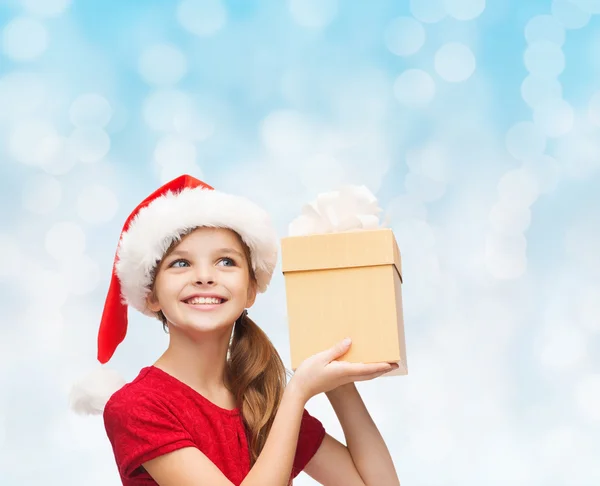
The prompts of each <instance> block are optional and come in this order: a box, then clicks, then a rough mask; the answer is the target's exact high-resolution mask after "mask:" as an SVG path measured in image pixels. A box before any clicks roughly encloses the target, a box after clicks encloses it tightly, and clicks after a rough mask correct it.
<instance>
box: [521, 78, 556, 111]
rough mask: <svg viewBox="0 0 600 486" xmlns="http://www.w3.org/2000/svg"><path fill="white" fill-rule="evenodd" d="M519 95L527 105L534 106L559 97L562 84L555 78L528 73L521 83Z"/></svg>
mask: <svg viewBox="0 0 600 486" xmlns="http://www.w3.org/2000/svg"><path fill="white" fill-rule="evenodd" d="M521 96H523V99H524V100H525V102H526V103H527V104H528V105H529V106H531V107H532V108H535V107H536V106H537V105H538V104H540V103H544V102H546V101H548V100H551V99H555V98H561V97H562V85H561V84H560V82H559V81H558V80H557V79H556V78H547V77H544V76H541V75H537V74H530V75H528V76H527V77H526V78H525V79H524V80H523V83H522V84H521Z"/></svg>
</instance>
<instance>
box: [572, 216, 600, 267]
mask: <svg viewBox="0 0 600 486" xmlns="http://www.w3.org/2000/svg"><path fill="white" fill-rule="evenodd" d="M598 248H600V226H599V225H598V224H597V216H596V217H595V218H590V219H587V220H585V219H582V220H580V221H577V222H576V223H573V224H572V225H571V226H570V227H569V228H567V231H566V234H565V251H566V254H567V256H568V257H569V258H570V259H571V260H572V261H574V262H575V263H577V264H578V265H579V266H580V268H582V269H585V270H586V271H587V272H589V273H590V274H593V275H598V274H600V252H599V251H598Z"/></svg>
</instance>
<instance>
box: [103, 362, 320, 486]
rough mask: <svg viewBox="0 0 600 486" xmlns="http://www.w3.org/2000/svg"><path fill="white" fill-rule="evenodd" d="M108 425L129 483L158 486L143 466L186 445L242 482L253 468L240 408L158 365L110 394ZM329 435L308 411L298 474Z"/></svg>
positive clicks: (294, 472) (296, 465)
mask: <svg viewBox="0 0 600 486" xmlns="http://www.w3.org/2000/svg"><path fill="white" fill-rule="evenodd" d="M104 425H105V428H106V433H107V435H108V438H109V440H110V442H111V444H112V448H113V452H114V455H115V459H116V462H117V467H118V469H119V473H120V475H121V481H122V482H123V485H124V486H142V485H143V486H150V485H153V486H156V485H157V483H156V482H155V481H154V480H153V479H152V477H151V476H150V475H149V474H148V473H147V472H146V471H145V470H144V469H143V468H142V467H140V466H141V465H142V464H143V463H144V462H146V461H149V460H151V459H154V458H156V457H158V456H160V455H163V454H166V453H168V452H172V451H175V450H177V449H181V448H183V447H196V448H198V449H199V450H200V451H201V452H203V453H204V454H205V455H206V456H207V457H208V458H209V459H210V460H211V461H212V462H213V463H214V464H215V465H216V466H217V467H218V468H219V469H220V470H221V471H222V472H223V474H224V475H225V476H226V477H227V478H228V479H229V480H230V481H231V482H232V483H233V484H235V485H236V486H239V484H240V483H241V482H242V480H243V479H244V478H245V477H246V475H247V474H248V472H249V471H250V454H249V451H248V443H247V439H246V433H245V429H244V424H243V422H242V416H241V413H240V412H239V410H238V409H235V410H226V409H223V408H221V407H219V406H217V405H215V404H214V403H212V402H210V401H209V400H207V399H206V398H204V397H203V396H202V395H200V394H199V393H198V392H196V391H195V390H193V389H192V388H190V387H189V386H187V385H186V384H184V383H182V382H181V381H179V380H178V379H176V378H175V377H173V376H171V375H169V374H168V373H165V372H164V371H162V370H160V369H159V368H156V367H154V366H150V367H147V368H143V369H142V370H141V371H140V373H139V375H138V376H137V377H136V379H135V380H133V381H132V382H131V383H129V384H127V385H125V386H124V387H123V388H121V389H120V390H119V391H117V392H116V393H115V394H114V395H113V396H112V397H111V398H110V400H109V401H108V403H107V404H106V407H105V409H104ZM324 436H325V429H324V428H323V425H322V424H321V422H319V420H317V419H316V418H314V417H312V416H311V415H309V414H308V412H307V411H306V410H304V414H303V417H302V424H301V427H300V434H299V439H298V446H297V450H296V457H295V459H294V466H293V468H292V476H291V477H292V478H294V477H296V476H297V475H298V474H300V472H301V471H302V470H303V469H304V467H305V466H306V464H308V462H309V461H310V459H311V458H312V457H313V455H314V454H315V452H317V449H318V448H319V446H320V445H321V442H322V441H323V437H324Z"/></svg>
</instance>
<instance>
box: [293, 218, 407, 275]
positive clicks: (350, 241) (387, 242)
mask: <svg viewBox="0 0 600 486" xmlns="http://www.w3.org/2000/svg"><path fill="white" fill-rule="evenodd" d="M281 260H282V271H283V273H288V272H301V271H307V270H329V269H334V268H349V267H370V266H376V265H394V266H395V268H396V271H397V272H398V275H399V276H400V279H401V280H402V263H401V258H400V250H399V249H398V244H397V243H396V239H395V238H394V233H393V232H392V230H391V229H389V228H379V229H375V230H360V231H345V232H342V233H326V234H318V235H308V236H290V237H286V238H282V239H281Z"/></svg>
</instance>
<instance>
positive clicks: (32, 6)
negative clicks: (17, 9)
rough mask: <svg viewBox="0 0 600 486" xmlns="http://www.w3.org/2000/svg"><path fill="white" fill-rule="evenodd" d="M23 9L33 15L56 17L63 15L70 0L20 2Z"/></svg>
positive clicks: (25, 0)
mask: <svg viewBox="0 0 600 486" xmlns="http://www.w3.org/2000/svg"><path fill="white" fill-rule="evenodd" d="M20 1H21V4H22V5H23V7H25V9H26V10H27V11H28V12H29V13H31V14H34V15H41V16H43V17H56V16H58V15H61V14H62V13H64V11H65V10H66V9H67V8H68V7H69V5H71V1H72V0H20Z"/></svg>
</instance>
